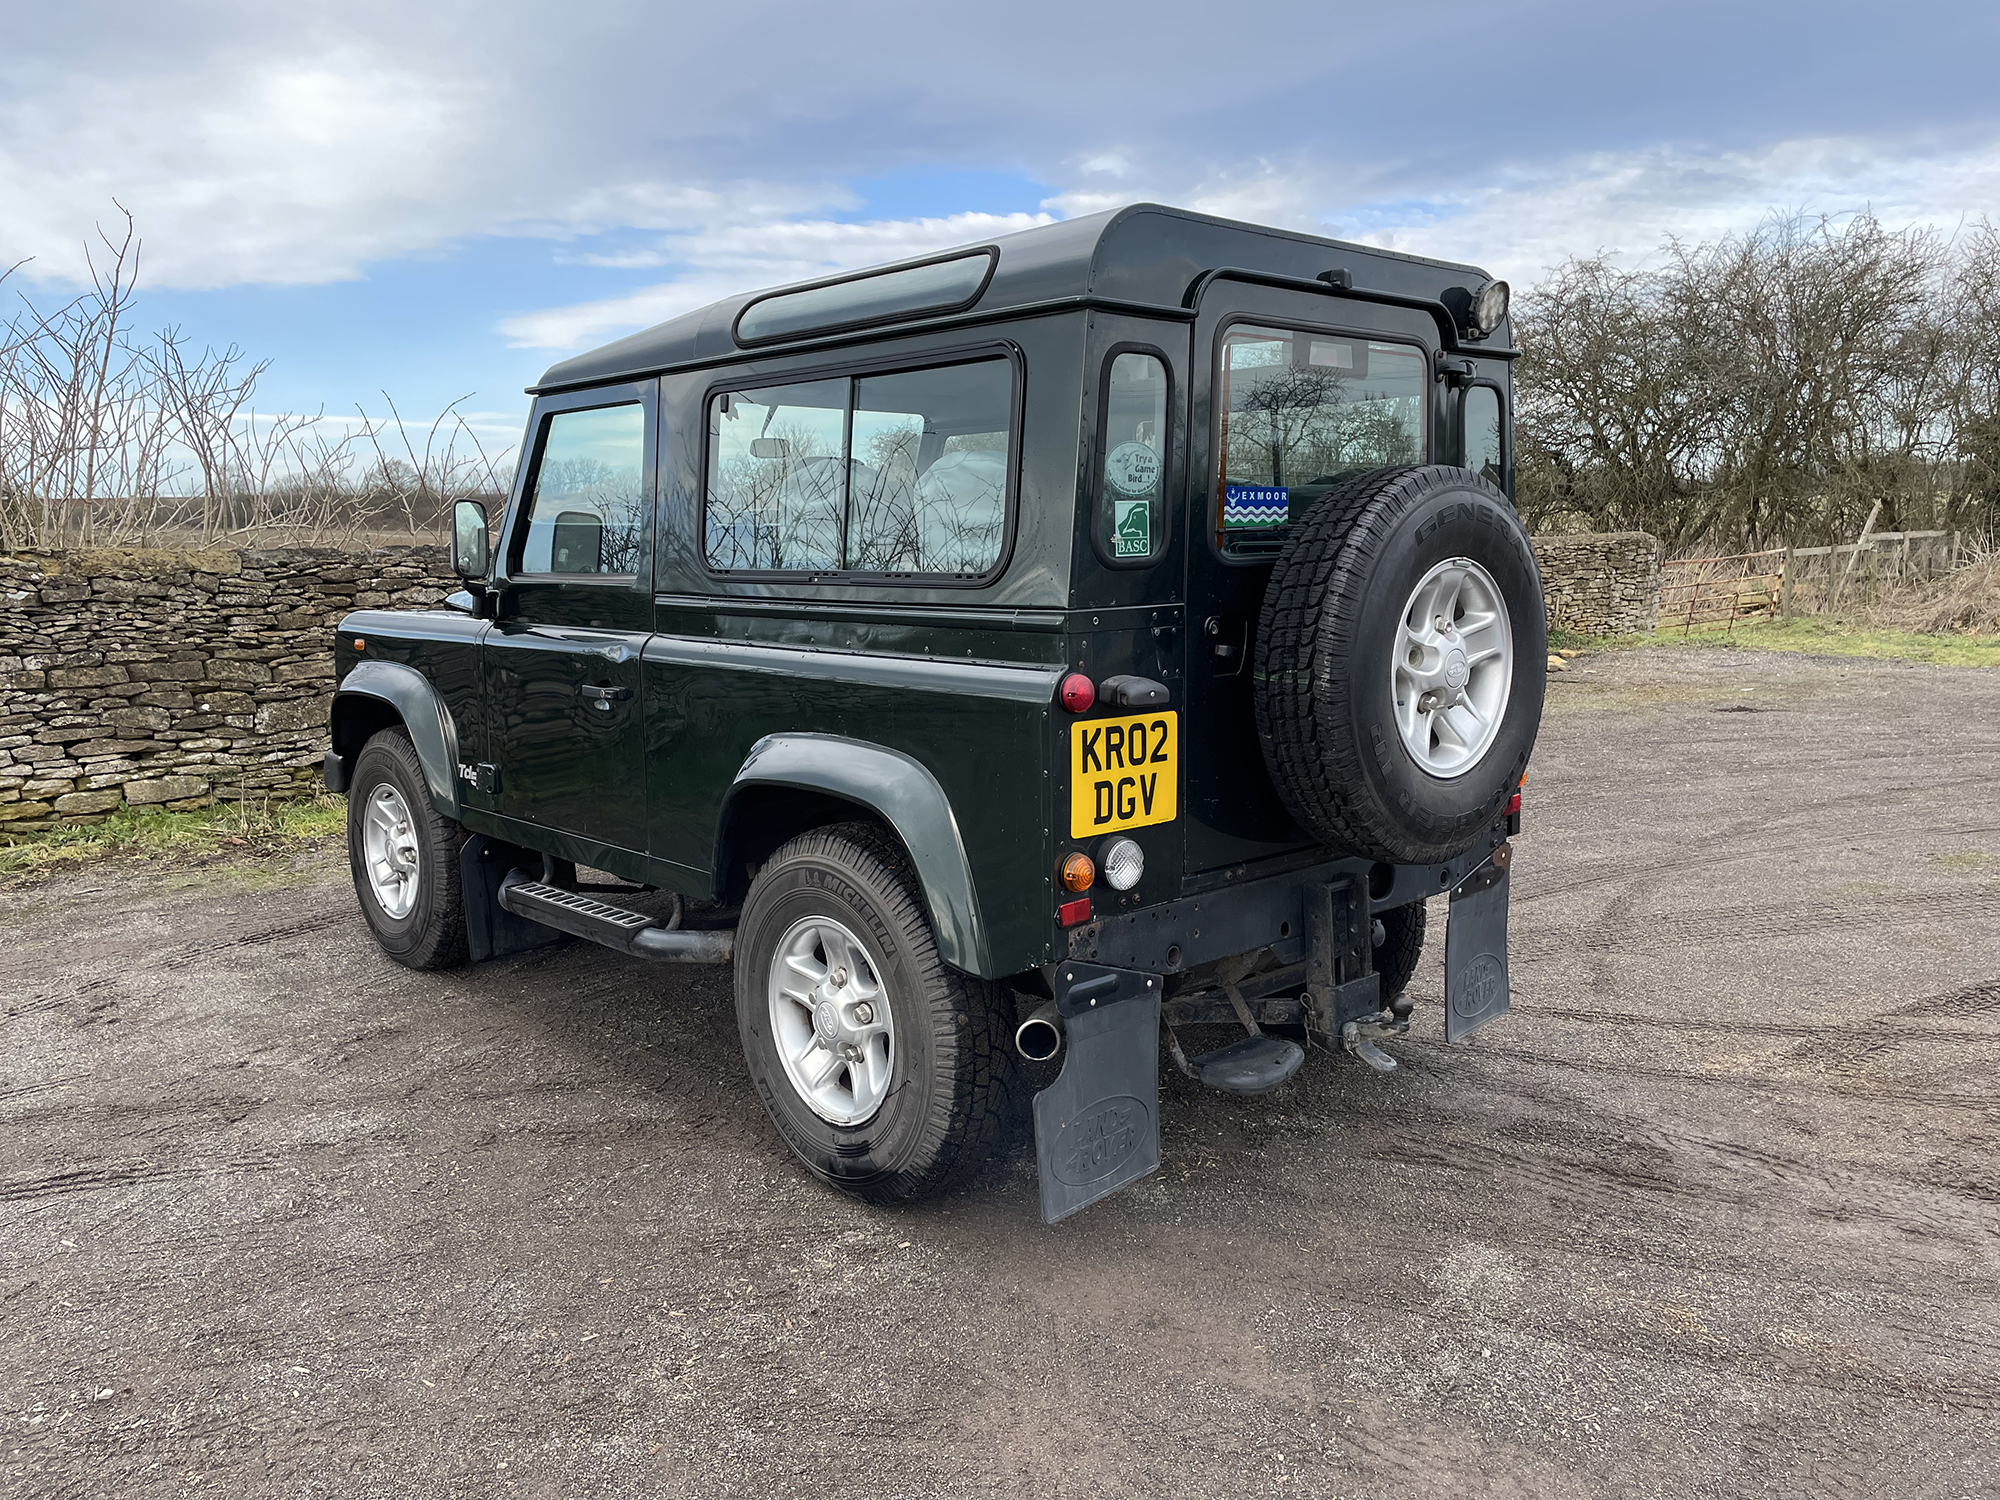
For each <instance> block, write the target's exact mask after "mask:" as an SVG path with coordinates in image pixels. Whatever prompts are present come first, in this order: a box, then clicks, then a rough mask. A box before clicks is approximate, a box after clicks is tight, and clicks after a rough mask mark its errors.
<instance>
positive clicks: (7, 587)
mask: <svg viewBox="0 0 2000 1500" xmlns="http://www.w3.org/2000/svg"><path fill="white" fill-rule="evenodd" d="M454 586H455V585H454V584H453V582H452V581H451V576H450V565H449V562H448V560H447V558H446V556H445V553H444V550H443V549H442V548H439V547H419V546H405V547H384V548H379V549H376V550H373V551H369V552H359V553H350V552H344V551H337V550H334V549H330V548H319V547H284V548H276V549H272V550H269V551H243V550H236V549H228V548H217V549H209V550H203V551H173V550H164V549H148V550H143V551H141V550H130V551H126V550H117V551H113V550H103V551H75V552H62V553H39V552H36V553H10V554H0V833H12V832H26V831H28V830H31V829H38V828H49V827H54V826H55V825H57V824H59V823H89V822H95V821H97V820H99V819H101V818H104V817H106V816H108V815H109V814H110V813H112V812H113V811H115V810H116V809H117V808H118V807H119V806H120V805H121V804H123V805H127V806H132V807H165V808H175V809H178V808H190V807H201V806H203V805H205V804H207V803H209V802H212V801H215V800H218V799H225V798H235V797H238V796H247V797H250V798H252V799H256V800H261V799H262V798H264V797H266V796H272V797H291V796H299V795H304V794H307V793H310V792H311V791H313V790H315V789H316V788H317V787H318V785H319V762H320V757H321V755H322V754H323V753H324V751H325V748H326V719H327V707H328V700H329V697H330V695H331V694H332V691H333V656H332V627H333V625H334V624H335V623H336V622H337V621H338V620H339V619H340V617H341V616H342V615H344V614H346V613H347V612H348V611H349V610H351V609H356V608H366V607H378V608H381V607H395V606H399V605H401V606H424V605H431V604H435V603H436V602H438V601H439V600H441V599H442V598H443V597H444V596H445V595H446V594H447V593H449V592H450V591H451V589H452V588H453V587H454Z"/></svg>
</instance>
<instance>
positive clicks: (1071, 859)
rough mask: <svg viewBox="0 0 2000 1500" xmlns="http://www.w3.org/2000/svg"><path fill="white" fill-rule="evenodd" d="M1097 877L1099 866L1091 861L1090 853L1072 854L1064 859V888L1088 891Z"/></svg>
mask: <svg viewBox="0 0 2000 1500" xmlns="http://www.w3.org/2000/svg"><path fill="white" fill-rule="evenodd" d="M1096 879H1097V866H1096V865H1094V864H1092V863H1091V860H1090V856H1089V855H1088V854H1083V853H1076V854H1071V855H1069V856H1067V857H1066V858H1065V859H1064V860H1063V862H1062V883H1063V889H1064V890H1068V891H1087V890H1089V889H1090V887H1091V883H1092V882H1093V881H1095V880H1096Z"/></svg>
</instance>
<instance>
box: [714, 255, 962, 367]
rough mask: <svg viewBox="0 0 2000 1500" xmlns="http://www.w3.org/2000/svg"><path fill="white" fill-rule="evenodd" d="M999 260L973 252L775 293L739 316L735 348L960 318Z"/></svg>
mask: <svg viewBox="0 0 2000 1500" xmlns="http://www.w3.org/2000/svg"><path fill="white" fill-rule="evenodd" d="M999 258H1000V256H999V252H998V251H997V250H993V249H990V248H989V249H985V250H972V251H968V252H966V253H964V254H961V255H952V256H947V257H946V258H944V259H942V260H934V261H928V262H926V263H925V264H923V265H920V266H903V267H901V268H899V269H896V270H889V271H872V272H869V273H868V274H866V275H863V276H850V277H846V278H844V279H842V280H840V281H836V282H832V283H829V284H827V285H825V286H812V287H805V288H802V289H801V290H799V291H796V292H774V293H772V294H771V295H770V296H768V297H759V298H758V299H757V300H756V301H754V302H752V303H750V304H749V305H748V306H747V307H745V308H744V309H743V311H742V312H740V313H738V314H737V316H736V342H737V343H739V344H762V343H769V342H771V341H773V340H776V339H789V338H799V337H802V336H803V335H805V334H809V333H832V332H834V331H836V330H838V329H842V328H853V327H857V326H858V325H860V324H863V323H884V322H891V321H893V320H895V319H898V318H913V317H916V316H918V315H920V314H923V313H947V312H957V311H959V310H961V309H963V308H967V307H970V306H972V304H973V303H975V302H977V301H978V300H979V294H980V293H981V292H983V291H985V290H986V283H987V281H988V280H990V279H991V277H992V275H993V267H994V266H995V265H996V264H997V263H998V261H999Z"/></svg>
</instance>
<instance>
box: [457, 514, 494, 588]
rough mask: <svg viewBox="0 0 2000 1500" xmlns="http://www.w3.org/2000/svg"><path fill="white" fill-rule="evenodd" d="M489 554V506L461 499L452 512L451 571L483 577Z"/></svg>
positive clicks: (461, 576) (467, 576) (459, 574)
mask: <svg viewBox="0 0 2000 1500" xmlns="http://www.w3.org/2000/svg"><path fill="white" fill-rule="evenodd" d="M490 562H491V559H490V558H489V556H488V555H487V544H486V507H485V506H483V505H481V504H480V503H479V502H478V501H477V500H461V501H459V502H458V504H457V505H455V506H453V507H452V511H451V570H452V572H454V573H456V574H457V575H458V576H459V577H460V578H484V577H485V576H486V571H487V568H488V565H489V564H490Z"/></svg>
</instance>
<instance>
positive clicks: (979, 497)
mask: <svg viewBox="0 0 2000 1500" xmlns="http://www.w3.org/2000/svg"><path fill="white" fill-rule="evenodd" d="M1013 426H1014V366H1013V362H1012V361H1011V360H1008V359H1004V358H1002V359H982V360H972V361H968V362H965V363H961V364H951V365H933V366H928V367H926V368H923V369H918V370H904V371H897V372H895V373H892V374H881V375H872V374H871V375H859V376H849V377H841V378H837V379H832V380H814V381H801V382H798V383H795V384H791V385H781V386H765V387H757V388H751V389H745V390H740V391H721V392H718V393H716V394H715V395H714V396H712V397H710V398H709V422H708V428H709V442H708V483H707V496H706V501H705V505H704V511H703V547H704V550H705V551H706V553H707V557H708V564H709V566H710V567H711V568H713V569H715V570H717V571H718V572H739V571H751V572H786V573H815V574H827V573H864V574H877V575H889V576H920V575H940V574H942V575H948V576H951V577H957V578H967V577H978V576H982V575H984V574H986V573H989V572H991V571H992V570H993V569H994V568H995V567H997V566H998V565H999V562H1000V557H1001V554H1002V552H1003V551H1004V550H1005V545H1006V530H1007V506H1008V496H1009V493H1010V490H1011V477H1010V476H1011V471H1012V457H1011V455H1012V451H1013Z"/></svg>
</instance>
